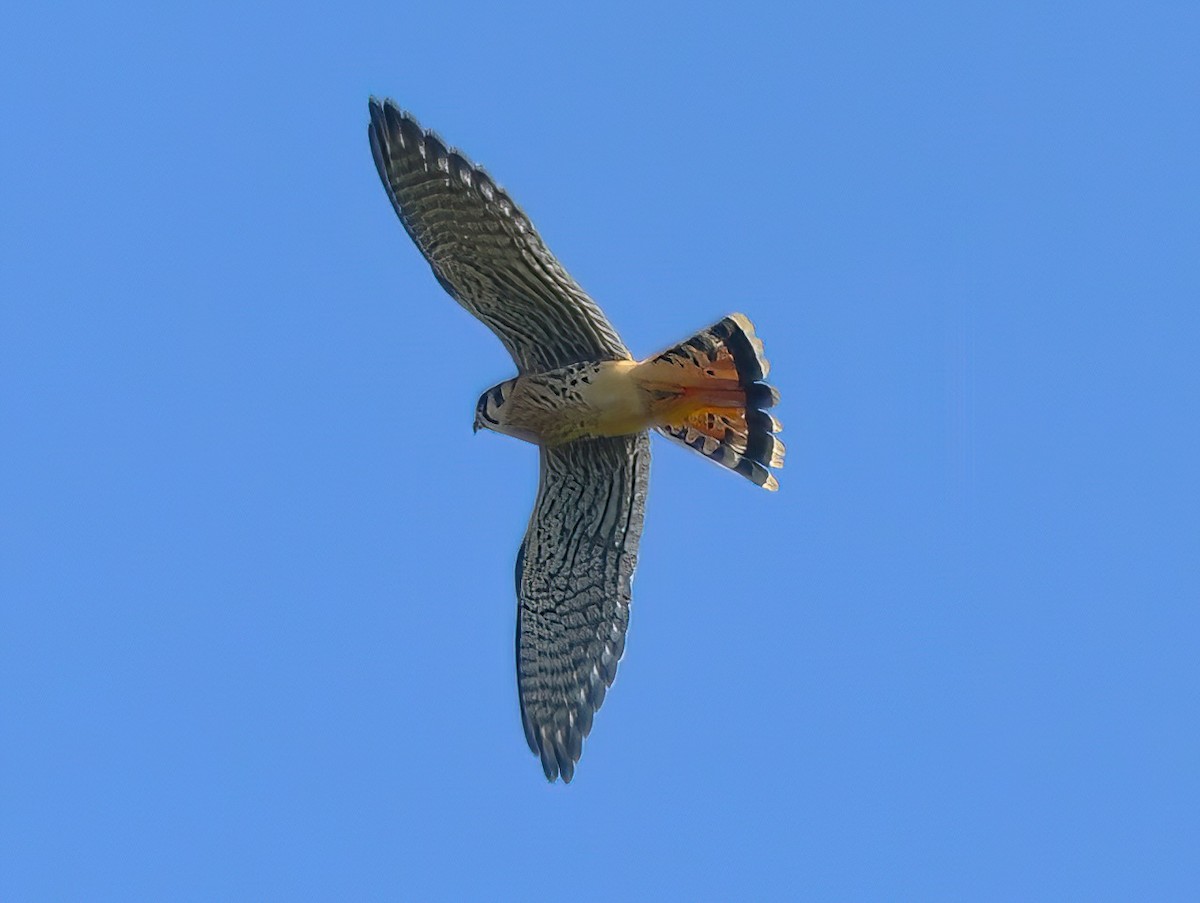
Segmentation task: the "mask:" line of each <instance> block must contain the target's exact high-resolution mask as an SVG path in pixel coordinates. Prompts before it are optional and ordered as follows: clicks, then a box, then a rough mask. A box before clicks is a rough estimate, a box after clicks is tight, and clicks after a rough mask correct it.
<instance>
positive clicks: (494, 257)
mask: <svg viewBox="0 0 1200 903" xmlns="http://www.w3.org/2000/svg"><path fill="white" fill-rule="evenodd" d="M369 106H370V112H371V122H370V125H369V126H368V133H369V136H370V140H371V153H372V155H373V156H374V158H375V166H376V167H377V168H378V170H379V177H380V179H382V180H383V187H384V190H385V191H386V192H387V195H388V198H390V199H391V202H392V206H393V207H394V208H395V209H396V213H397V214H398V215H399V217H400V222H401V223H403V224H404V228H405V229H406V230H407V231H408V234H409V235H410V236H411V237H412V240H413V241H414V242H415V243H416V245H417V247H418V248H419V249H420V251H421V253H422V254H424V255H425V258H426V260H428V261H429V265H430V266H431V267H432V268H433V274H434V276H435V277H437V280H438V282H440V283H441V285H442V287H443V288H444V289H445V290H446V291H447V292H449V293H450V296H451V297H452V298H454V299H455V300H456V301H458V303H459V304H461V305H462V306H463V307H465V308H466V309H467V310H468V311H470V312H471V313H472V314H474V315H475V316H476V317H478V318H479V319H480V320H482V321H483V322H484V323H485V324H487V326H488V327H489V328H490V329H491V330H492V331H493V332H494V333H495V334H496V335H497V336H498V337H499V339H500V341H501V342H503V343H504V347H505V348H507V349H508V351H509V353H510V354H511V355H512V357H513V360H514V361H515V362H516V365H517V376H516V377H515V378H513V379H509V380H506V381H505V382H502V383H500V384H499V385H497V386H494V387H492V388H491V389H488V390H487V391H486V392H484V393H483V395H482V396H481V397H480V399H479V402H478V404H477V405H476V408H475V429H476V430H478V429H480V428H483V429H489V430H493V431H495V432H498V433H504V434H506V435H509V436H515V437H517V438H519V439H524V440H525V441H527V442H532V443H533V444H535V445H537V446H538V449H539V453H540V457H541V479H540V484H539V488H538V494H537V501H536V503H535V504H534V509H533V516H532V517H531V518H530V521H529V528H528V530H527V532H526V534H525V539H524V541H523V542H522V543H521V547H520V550H519V551H518V552H517V567H516V590H517V603H518V604H517V691H518V696H519V698H520V703H521V722H522V724H523V725H524V728H525V738H526V740H527V741H528V742H529V748H530V749H531V750H533V752H534V753H535V754H536V755H538V756H540V758H541V762H542V768H543V770H544V771H545V773H546V777H547V779H549V780H550V781H553V780H555V778H557V777H558V776H560V775H561V776H562V779H563V780H564V781H570V780H571V777H572V776H573V775H574V773H575V763H576V762H578V761H579V756H580V753H581V752H582V749H583V739H584V737H586V736H587V735H588V732H589V731H590V730H591V727H592V716H593V715H594V714H595V712H596V710H597V709H599V708H600V705H601V703H603V702H604V694H605V693H606V692H607V690H608V687H609V686H611V685H612V682H613V679H614V678H615V677H616V673H617V661H618V660H619V659H620V658H621V654H622V652H623V651H624V649H625V630H626V627H627V626H628V624H629V603H630V596H631V590H630V582H631V580H632V578H633V571H634V567H635V566H636V564H637V548H638V540H639V538H640V537H641V533H642V516H643V512H644V510H645V504H646V488H647V483H648V478H649V473H650V437H649V431H650V430H656V431H658V432H659V433H661V434H662V435H664V436H666V437H668V438H669V439H673V440H675V441H676V442H679V443H681V444H683V445H686V446H687V447H689V448H692V449H694V450H696V451H698V452H700V454H702V455H704V456H706V457H708V458H710V459H711V460H713V461H716V462H717V463H718V464H720V465H722V466H723V467H727V468H729V469H730V470H733V471H735V472H737V473H740V474H741V475H742V476H744V477H746V478H748V479H749V480H750V481H751V482H752V483H755V484H756V485H758V486H761V487H763V488H764V489H770V490H774V489H777V488H778V483H777V482H776V480H775V477H774V476H773V475H772V474H771V472H770V470H769V469H768V468H772V467H781V466H782V465H783V443H782V442H780V441H779V439H778V438H776V436H775V434H776V433H777V432H778V431H779V429H780V425H779V422H778V421H777V420H775V418H774V417H772V416H771V415H770V414H768V413H766V409H767V408H770V407H772V406H773V405H775V404H776V402H777V401H778V400H779V395H778V393H777V392H776V391H775V389H773V388H772V387H771V386H768V385H767V384H766V383H764V382H763V379H764V378H765V377H766V375H767V369H768V365H767V361H766V359H765V358H764V357H763V346H762V342H760V341H759V340H758V338H756V337H755V335H754V327H753V326H752V325H751V323H750V321H749V320H748V319H747V318H746V317H745V316H743V315H741V314H731V315H730V316H728V317H725V318H724V319H722V320H721V321H720V322H719V323H716V324H715V325H713V326H710V327H709V328H708V329H705V330H702V331H701V332H699V333H697V334H696V335H694V336H692V337H691V338H689V339H687V340H686V341H684V342H681V343H680V344H678V345H676V346H674V347H672V348H670V349H668V350H666V351H664V352H663V353H662V354H658V355H656V356H654V357H651V358H647V359H646V360H644V361H636V360H634V359H633V357H632V355H630V353H629V350H628V349H627V348H626V347H625V345H624V343H623V342H622V341H621V338H620V336H618V335H617V332H616V330H615V329H614V328H613V326H612V324H611V323H609V322H608V318H607V317H605V316H604V313H603V312H602V311H601V310H600V308H599V307H598V306H597V305H596V302H594V301H593V300H592V299H591V298H590V297H588V295H587V294H586V293H585V292H584V291H583V289H582V288H580V287H579V285H578V283H576V282H575V280H574V279H572V278H571V276H570V275H569V274H568V273H567V271H566V270H565V269H563V267H562V265H561V264H560V263H559V262H558V260H557V259H556V258H555V257H554V255H553V254H551V253H550V251H549V249H548V248H547V247H546V245H545V244H544V243H543V242H542V239H541V238H540V237H539V236H538V233H537V230H535V229H534V227H533V224H532V223H531V222H530V221H529V218H528V217H527V216H526V215H525V214H524V213H523V212H522V211H521V209H520V208H519V207H518V206H517V205H516V204H514V203H513V201H512V200H511V199H510V198H509V196H508V195H507V194H506V193H505V192H504V191H503V190H502V189H501V188H500V187H499V186H497V185H496V183H495V182H493V181H492V179H491V178H490V177H489V176H488V175H487V173H485V172H484V171H483V170H482V169H480V168H479V167H477V166H474V165H473V164H472V163H471V162H470V161H469V160H468V159H467V158H466V157H465V156H463V155H462V154H461V153H459V152H458V151H456V150H453V149H449V148H447V147H446V145H445V144H443V143H442V141H441V140H440V139H439V138H438V137H437V136H436V135H434V134H433V133H431V132H428V131H425V130H424V129H422V128H421V126H420V125H419V124H418V123H417V122H416V120H415V119H413V118H412V116H410V115H409V114H407V113H405V112H404V111H402V110H401V109H400V108H399V107H397V106H396V104H395V103H394V102H392V101H390V100H385V101H382V102H381V101H379V100H376V99H374V98H372V99H371V101H370V104H369Z"/></svg>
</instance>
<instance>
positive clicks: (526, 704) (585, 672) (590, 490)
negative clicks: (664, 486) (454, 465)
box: [517, 433, 650, 781]
mask: <svg viewBox="0 0 1200 903" xmlns="http://www.w3.org/2000/svg"><path fill="white" fill-rule="evenodd" d="M649 478H650V439H649V436H648V435H647V434H645V433H642V434H640V435H636V436H621V437H617V438H601V439H580V440H576V441H574V442H570V443H567V444H565V445H561V446H557V447H554V448H546V449H542V452H541V485H540V487H539V489H538V497H537V504H536V505H535V506H534V511H533V517H532V518H531V519H530V522H529V531H528V532H527V533H526V534H525V541H524V542H523V543H522V544H521V551H520V553H519V554H518V556H517V602H518V612H517V690H518V693H519V695H520V698H521V721H522V723H523V724H524V726H525V738H526V740H528V741H529V748H530V749H532V750H533V751H534V752H535V753H536V754H538V755H539V756H540V757H541V760H542V768H543V769H544V770H545V772H546V777H547V778H549V779H550V780H552V781H553V780H554V779H555V778H556V777H557V776H558V775H560V774H561V775H562V778H563V780H564V781H570V780H571V777H572V775H573V774H574V773H575V763H576V762H577V761H579V756H580V753H581V752H582V751H583V738H584V737H586V736H587V735H588V731H590V730H591V727H592V715H593V714H594V713H595V711H596V710H597V709H598V708H600V704H601V703H602V702H604V694H605V692H606V691H607V690H608V687H609V686H610V685H611V684H612V682H613V678H615V677H616V674H617V661H618V660H619V659H620V658H621V653H622V652H623V651H624V649H625V629H626V627H627V626H628V624H629V601H630V593H631V589H630V583H631V581H632V579H633V569H634V567H635V566H636V565H637V548H638V540H639V539H640V538H641V535H642V516H643V513H644V511H645V507H646V487H647V485H648V483H649Z"/></svg>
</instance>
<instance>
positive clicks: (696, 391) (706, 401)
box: [637, 314, 784, 490]
mask: <svg viewBox="0 0 1200 903" xmlns="http://www.w3.org/2000/svg"><path fill="white" fill-rule="evenodd" d="M770 369H771V366H770V364H769V363H768V362H767V359H766V357H765V356H764V354H763V344H762V342H761V341H760V340H759V338H758V337H757V336H756V335H755V334H754V326H753V324H752V323H751V322H750V320H749V319H748V318H747V317H745V316H744V315H742V314H731V315H730V316H728V317H725V318H724V319H723V320H721V321H720V322H719V323H716V324H714V325H713V326H710V327H709V328H708V329H705V330H703V331H701V332H699V333H697V334H696V335H694V336H692V337H691V338H690V339H688V340H687V341H685V342H681V343H680V344H678V345H676V346H674V347H673V348H669V349H667V350H666V351H664V352H663V353H662V354H660V355H658V356H657V357H653V358H650V359H649V360H647V361H644V362H643V363H641V364H639V365H638V368H637V378H638V379H639V381H640V382H641V383H642V385H643V387H645V388H646V389H647V390H648V391H650V392H651V393H652V395H653V397H655V398H656V399H657V400H658V401H657V404H658V408H657V410H658V416H659V419H660V420H661V424H660V425H659V426H658V431H659V432H660V433H662V434H663V435H664V436H666V437H668V438H669V439H673V440H674V441H676V442H679V443H680V444H682V445H686V446H687V447H688V448H691V449H694V450H696V451H698V452H699V453H700V454H702V455H704V456H705V457H707V458H710V459H711V460H713V461H716V462H717V463H718V464H720V465H721V466H722V467H727V468H729V469H730V470H732V471H734V472H736V473H740V474H741V475H742V476H744V477H746V478H747V479H748V480H750V481H751V482H752V483H754V484H755V485H758V486H762V487H763V488H764V489H769V490H775V489H778V488H779V483H778V481H777V480H776V479H775V477H774V475H772V474H771V472H770V470H769V468H772V467H782V466H783V459H784V446H783V442H781V441H780V440H779V439H778V438H777V437H776V435H775V434H776V433H778V432H779V431H780V430H781V429H782V426H781V425H780V423H779V421H778V420H776V419H775V418H774V417H772V416H771V415H770V414H768V413H767V412H766V410H765V409H766V408H771V407H774V406H775V405H776V404H778V403H779V393H778V392H777V391H776V390H775V388H774V387H773V386H769V385H767V384H766V383H764V382H762V381H761V380H762V379H764V378H765V377H766V375H767V374H768V373H769V372H770Z"/></svg>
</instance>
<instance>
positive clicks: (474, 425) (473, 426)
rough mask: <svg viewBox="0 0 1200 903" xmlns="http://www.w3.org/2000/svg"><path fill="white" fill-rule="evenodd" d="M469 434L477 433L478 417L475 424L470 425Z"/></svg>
mask: <svg viewBox="0 0 1200 903" xmlns="http://www.w3.org/2000/svg"><path fill="white" fill-rule="evenodd" d="M471 432H472V433H478V432H479V418H478V417H476V418H475V422H474V423H472V424H471Z"/></svg>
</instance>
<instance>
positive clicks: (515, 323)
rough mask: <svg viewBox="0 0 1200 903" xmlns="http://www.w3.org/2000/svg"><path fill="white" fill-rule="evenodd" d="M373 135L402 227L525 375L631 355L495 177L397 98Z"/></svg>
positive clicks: (375, 104) (380, 108)
mask: <svg viewBox="0 0 1200 903" xmlns="http://www.w3.org/2000/svg"><path fill="white" fill-rule="evenodd" d="M370 109H371V124H370V125H369V126H368V128H367V131H368V133H369V135H370V139H371V153H372V154H373V155H374V157H375V166H376V168H377V169H378V170H379V177H380V179H382V180H383V187H384V190H386V191H387V193H388V197H389V198H391V201H392V206H393V207H395V208H396V213H397V214H398V215H399V216H400V222H402V223H403V224H404V228H405V229H406V230H407V231H408V234H409V235H410V236H412V240H413V241H414V242H416V244H417V247H418V248H420V249H421V253H422V254H424V255H425V258H426V259H427V260H428V261H429V265H430V266H431V267H433V274H434V275H435V276H436V277H437V280H438V282H440V283H441V284H442V287H443V288H445V289H446V291H447V292H449V293H450V295H451V296H452V297H453V298H454V299H455V300H456V301H458V303H459V304H461V305H462V306H463V307H465V308H466V309H467V310H468V311H470V312H471V313H472V314H474V315H475V316H476V317H478V318H479V319H480V320H482V321H483V322H484V323H485V324H487V326H488V328H490V329H491V330H492V332H494V333H496V335H497V336H499V338H500V341H501V342H503V343H504V346H505V347H506V348H507V349H508V351H509V353H510V354H511V355H512V356H513V360H514V361H516V363H517V367H518V368H519V369H520V370H521V372H523V373H529V372H541V371H545V370H553V369H555V368H557V367H564V366H566V365H567V364H573V363H577V362H579V361H585V360H587V361H601V360H620V359H624V358H628V357H629V351H628V350H627V349H626V348H625V345H624V344H623V343H622V342H621V338H620V336H618V335H617V332H616V330H615V329H613V327H612V324H611V323H609V322H608V318H607V317H605V316H604V312H603V311H601V310H600V308H599V307H598V306H597V305H596V302H595V301H593V300H592V299H591V298H589V297H588V295H587V293H586V292H584V290H583V289H582V288H580V287H579V285H578V283H576V282H575V280H574V279H572V278H571V276H570V274H569V273H567V271H566V270H565V269H563V267H562V265H561V264H560V263H559V262H558V260H557V259H556V258H555V256H554V255H553V254H551V253H550V250H549V249H548V248H547V247H546V245H545V244H543V242H542V239H541V238H540V237H539V236H538V233H537V230H536V229H534V227H533V224H532V223H531V222H530V221H529V218H528V217H527V216H526V215H525V214H524V213H523V212H522V211H521V208H519V207H518V206H517V205H516V204H514V203H513V202H512V199H511V198H509V196H508V195H507V194H506V193H505V192H504V191H503V189H501V188H500V187H499V186H497V185H496V183H495V182H493V181H492V179H491V177H490V176H488V174H487V173H486V172H484V171H483V170H482V169H480V168H479V167H477V166H474V165H473V164H472V163H471V161H469V160H468V159H466V158H465V157H464V156H463V155H462V154H461V153H459V152H458V151H456V150H449V149H447V148H446V145H445V144H443V143H442V141H441V140H440V139H439V138H438V137H437V136H436V135H434V134H432V133H431V132H427V131H425V130H424V129H422V128H421V126H420V125H419V124H418V123H417V122H416V120H414V119H413V118H412V117H411V116H410V115H408V114H407V113H405V112H403V111H402V110H400V108H399V107H397V106H396V104H395V103H393V102H392V101H390V100H387V101H383V102H382V103H381V102H380V101H378V100H376V99H374V98H372V99H371V101H370Z"/></svg>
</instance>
